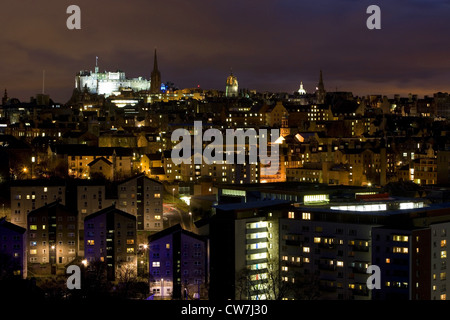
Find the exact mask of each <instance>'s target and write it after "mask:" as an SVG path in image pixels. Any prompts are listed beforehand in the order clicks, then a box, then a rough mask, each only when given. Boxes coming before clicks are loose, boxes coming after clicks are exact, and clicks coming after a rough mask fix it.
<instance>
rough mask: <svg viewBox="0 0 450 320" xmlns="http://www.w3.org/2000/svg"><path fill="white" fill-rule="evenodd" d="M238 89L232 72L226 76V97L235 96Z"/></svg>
mask: <svg viewBox="0 0 450 320" xmlns="http://www.w3.org/2000/svg"><path fill="white" fill-rule="evenodd" d="M238 91H239V86H238V81H237V78H236V77H235V76H234V75H233V72H231V74H230V75H229V76H228V77H227V83H226V85H225V96H226V97H237V96H238Z"/></svg>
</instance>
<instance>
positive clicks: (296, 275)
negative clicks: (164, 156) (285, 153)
mask: <svg viewBox="0 0 450 320" xmlns="http://www.w3.org/2000/svg"><path fill="white" fill-rule="evenodd" d="M244 189H246V190H245V191H244ZM294 189H295V188H294V186H293V185H292V184H291V188H290V190H283V188H281V186H280V188H278V190H270V188H269V187H259V188H256V187H253V188H252V187H250V186H246V188H244V187H241V186H236V188H234V189H231V186H227V187H226V188H224V189H220V190H219V191H220V192H219V205H218V206H216V207H215V209H216V214H215V215H214V216H213V218H211V219H210V221H208V228H209V229H208V230H207V231H206V229H204V230H205V232H206V233H207V234H209V236H210V244H211V291H210V292H211V294H212V296H213V297H214V296H216V297H222V298H229V299H233V298H238V299H266V298H269V299H270V298H273V297H276V298H281V299H332V300H370V299H418V300H422V299H437V300H439V299H446V298H447V292H446V290H447V288H448V284H447V276H446V265H447V243H448V241H449V239H447V238H448V236H447V234H448V226H449V223H450V214H449V211H448V208H449V207H448V204H432V203H428V202H427V201H425V200H424V199H417V198H414V199H406V198H401V199H397V198H395V197H392V196H389V195H388V194H376V193H373V192H372V193H373V194H366V193H367V192H366V193H364V192H358V190H357V189H354V190H351V189H350V188H349V189H347V192H348V194H347V193H345V192H342V193H341V194H338V193H335V192H334V191H333V189H334V188H332V187H329V193H328V194H318V193H317V191H318V190H314V189H316V188H315V187H313V186H310V191H309V192H310V193H311V194H310V195H307V194H305V195H303V197H299V192H298V191H297V195H296V194H295V193H293V192H294V191H295V190H294ZM256 190H259V191H260V192H261V194H259V195H258V194H257V191H256ZM314 191H315V193H316V194H314ZM322 191H323V190H322ZM341 191H344V190H341ZM351 192H353V196H350V193H351ZM239 226H240V227H239ZM243 226H245V228H243ZM238 230H241V231H240V232H238ZM243 230H245V231H243ZM239 234H245V237H243V236H240V235H239ZM249 241H250V242H249ZM244 248H245V250H244ZM273 248H275V250H272V249H273ZM252 250H256V251H252ZM217 252H219V253H218V254H217ZM222 256H225V257H227V258H226V259H225V258H222ZM253 259H255V260H254V261H253ZM239 261H245V263H238V262H239ZM277 265H278V267H277ZM371 265H377V266H379V267H380V269H381V275H380V277H381V278H380V282H381V288H380V289H373V290H371V289H369V288H368V286H367V279H368V276H369V274H368V273H367V271H368V268H369V266H371ZM242 266H244V268H243V267H242ZM233 268H234V270H233V272H227V270H229V269H230V270H231V269H233ZM239 271H241V272H239ZM273 273H275V274H276V275H277V278H278V279H280V282H279V283H278V284H276V285H273V284H271V283H270V282H268V281H269V280H266V279H273V278H274V277H273ZM237 274H240V276H237ZM256 284H258V286H257V285H256ZM277 286H278V288H279V289H278V292H279V295H278V296H277V294H276V293H273V292H270V294H268V293H267V292H266V291H265V290H266V289H267V288H269V287H270V288H274V287H277ZM233 288H234V289H237V288H240V291H239V290H234V289H233ZM249 289H251V290H249ZM233 294H234V296H233ZM271 295H272V296H271Z"/></svg>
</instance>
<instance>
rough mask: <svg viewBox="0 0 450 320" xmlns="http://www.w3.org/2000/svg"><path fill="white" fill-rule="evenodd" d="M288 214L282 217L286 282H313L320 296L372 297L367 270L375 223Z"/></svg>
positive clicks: (281, 241) (324, 297) (326, 297)
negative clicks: (331, 220)
mask: <svg viewBox="0 0 450 320" xmlns="http://www.w3.org/2000/svg"><path fill="white" fill-rule="evenodd" d="M289 215H290V217H291V218H288V219H285V218H283V219H280V264H281V270H282V273H281V276H282V277H283V278H284V280H283V281H290V282H292V283H302V282H304V281H313V285H314V286H317V287H318V288H319V289H320V293H318V296H319V299H333V300H342V299H345V300H348V299H351V300H353V299H355V300H367V299H370V297H371V295H370V292H369V290H367V286H366V280H367V276H368V275H367V274H366V270H367V267H368V266H369V265H370V264H371V246H370V244H371V242H370V232H371V228H372V225H370V224H353V223H344V222H342V223H339V222H326V221H320V220H316V219H315V216H314V215H318V216H319V215H320V214H319V213H310V212H307V211H291V212H290V213H289ZM299 294H300V295H303V296H304V297H305V296H308V294H309V293H307V292H300V293H299ZM287 298H294V297H293V296H288V297H287Z"/></svg>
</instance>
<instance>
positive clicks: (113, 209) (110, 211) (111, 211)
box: [84, 204, 136, 221]
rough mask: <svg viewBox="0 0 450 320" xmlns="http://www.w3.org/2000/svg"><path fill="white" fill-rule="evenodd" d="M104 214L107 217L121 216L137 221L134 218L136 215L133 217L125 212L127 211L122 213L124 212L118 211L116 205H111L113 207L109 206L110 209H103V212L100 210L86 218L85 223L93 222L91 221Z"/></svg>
mask: <svg viewBox="0 0 450 320" xmlns="http://www.w3.org/2000/svg"><path fill="white" fill-rule="evenodd" d="M103 214H106V215H111V214H118V215H121V216H123V217H126V218H129V219H133V220H136V216H134V215H132V214H129V213H127V212H125V211H122V210H119V209H117V208H116V205H115V204H113V205H111V206H109V207H107V208H104V209H102V210H100V211H97V212H94V213H92V214H90V215H88V216H86V217H85V218H84V221H88V220H91V219H93V218H96V217H98V216H101V215H103Z"/></svg>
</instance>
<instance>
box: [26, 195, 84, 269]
mask: <svg viewBox="0 0 450 320" xmlns="http://www.w3.org/2000/svg"><path fill="white" fill-rule="evenodd" d="M27 220H28V225H27V232H28V242H27V256H28V266H29V267H30V268H31V269H30V270H32V272H33V273H35V274H49V273H51V274H56V273H57V272H64V270H62V271H61V269H64V266H65V265H66V264H67V263H69V262H71V261H73V260H74V259H75V258H76V257H77V248H78V238H77V229H78V228H77V212H76V210H74V209H73V208H69V207H66V206H65V205H63V204H61V203H60V202H59V201H54V202H52V203H49V204H47V205H44V206H42V207H40V208H37V209H35V210H33V211H31V212H30V213H29V214H28V217H27Z"/></svg>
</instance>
